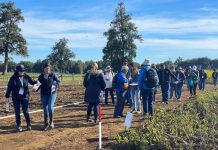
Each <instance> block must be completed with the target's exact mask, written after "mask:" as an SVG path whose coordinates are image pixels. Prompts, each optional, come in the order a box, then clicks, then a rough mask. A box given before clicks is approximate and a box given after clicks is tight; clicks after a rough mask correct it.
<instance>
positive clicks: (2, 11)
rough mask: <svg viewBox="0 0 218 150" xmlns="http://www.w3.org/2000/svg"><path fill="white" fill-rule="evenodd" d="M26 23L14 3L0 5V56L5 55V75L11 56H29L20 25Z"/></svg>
mask: <svg viewBox="0 0 218 150" xmlns="http://www.w3.org/2000/svg"><path fill="white" fill-rule="evenodd" d="M23 21H24V17H23V16H22V12H21V10H20V9H17V8H14V3H12V2H9V3H0V54H1V55H4V58H5V59H4V69H3V73H2V74H5V73H7V70H8V62H9V54H15V55H21V56H28V52H27V46H26V40H25V39H24V37H23V36H22V34H21V29H20V28H19V27H18V24H19V23H21V22H23Z"/></svg>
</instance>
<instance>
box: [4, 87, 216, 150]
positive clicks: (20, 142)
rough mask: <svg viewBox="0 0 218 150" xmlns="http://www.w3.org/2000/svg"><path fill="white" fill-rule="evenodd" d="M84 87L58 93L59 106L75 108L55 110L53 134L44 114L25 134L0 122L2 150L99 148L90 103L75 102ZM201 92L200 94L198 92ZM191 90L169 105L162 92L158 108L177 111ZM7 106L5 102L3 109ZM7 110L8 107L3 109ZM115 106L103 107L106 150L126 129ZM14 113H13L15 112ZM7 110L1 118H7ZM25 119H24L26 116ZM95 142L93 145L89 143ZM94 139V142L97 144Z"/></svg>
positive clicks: (33, 104)
mask: <svg viewBox="0 0 218 150" xmlns="http://www.w3.org/2000/svg"><path fill="white" fill-rule="evenodd" d="M212 89H213V88H212V87H211V86H209V87H208V88H207V90H209V91H211V90H212ZM0 91H1V92H0V95H1V100H2V99H3V89H0ZM83 91H84V89H83V87H82V85H65V86H62V87H61V88H60V90H59V92H58V98H57V101H56V106H60V105H65V104H72V105H71V106H67V107H63V108H59V109H56V110H55V118H54V120H55V121H54V123H55V128H54V129H52V130H49V131H43V130H42V129H43V113H42V112H38V113H33V114H31V120H32V130H31V131H26V129H25V128H26V126H25V120H24V119H22V122H23V129H24V131H23V132H20V133H17V132H16V130H15V119H14V117H11V118H7V119H0V149H1V150H10V149H19V150H26V149H37V150H38V149H40V150H44V149H46V150H47V149H52V150H53V149H61V150H62V149H66V150H69V149H72V150H73V149H75V150H76V149H79V150H80V149H84V150H87V149H90V150H92V149H98V142H97V137H98V124H95V123H87V122H86V119H85V118H86V117H85V116H86V107H87V104H85V103H81V104H79V105H77V104H73V103H74V102H83ZM198 92H199V91H198ZM31 94H32V95H31V100H30V111H33V110H37V109H39V108H41V105H40V101H39V93H31ZM188 96H189V93H188V91H187V90H186V88H184V92H183V96H182V100H181V101H177V100H170V103H169V104H168V105H166V104H161V101H160V99H161V95H160V92H158V95H157V102H156V103H155V106H154V108H155V109H156V108H160V107H161V108H169V109H171V108H176V107H177V106H178V105H180V104H182V103H184V102H186V101H188V100H189V99H188V98H187V97H188ZM3 104H4V103H1V106H0V108H2V106H3ZM3 108H4V107H3ZM113 111H114V105H113V104H110V103H109V105H106V106H105V105H103V121H102V130H103V131H102V132H103V137H107V138H108V140H107V141H104V142H103V147H104V148H105V149H110V146H109V147H108V145H110V143H113V142H114V141H113V139H114V135H115V134H117V133H119V132H122V131H124V130H125V127H124V119H125V118H119V119H114V118H113ZM124 111H125V113H126V112H129V111H131V109H130V108H128V106H126V107H125V110H124ZM11 114H13V112H11ZM6 115H9V114H5V113H4V112H3V110H2V111H1V116H6ZM141 117H142V114H134V118H133V125H132V127H131V128H136V129H137V128H138V127H139V126H140V124H141V123H142V122H140V118H141ZM22 118H23V116H22ZM89 140H92V142H89ZM93 140H94V141H93ZM106 145H107V148H106Z"/></svg>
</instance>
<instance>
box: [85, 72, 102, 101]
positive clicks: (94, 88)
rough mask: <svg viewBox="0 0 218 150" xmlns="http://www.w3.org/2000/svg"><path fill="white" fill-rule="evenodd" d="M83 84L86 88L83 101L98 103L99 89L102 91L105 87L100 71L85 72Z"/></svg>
mask: <svg viewBox="0 0 218 150" xmlns="http://www.w3.org/2000/svg"><path fill="white" fill-rule="evenodd" d="M83 85H84V87H85V88H86V91H85V101H86V102H89V103H99V102H100V93H101V91H104V89H105V87H106V84H105V82H104V78H103V75H102V73H100V72H97V73H96V74H90V73H87V74H86V75H85V78H84V81H83Z"/></svg>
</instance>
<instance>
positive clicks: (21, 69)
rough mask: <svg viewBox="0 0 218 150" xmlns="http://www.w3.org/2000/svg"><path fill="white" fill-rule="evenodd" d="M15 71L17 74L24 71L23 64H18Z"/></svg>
mask: <svg viewBox="0 0 218 150" xmlns="http://www.w3.org/2000/svg"><path fill="white" fill-rule="evenodd" d="M16 71H17V72H19V71H26V68H25V67H24V65H23V64H20V65H17V66H16Z"/></svg>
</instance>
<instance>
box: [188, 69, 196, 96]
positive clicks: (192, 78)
mask: <svg viewBox="0 0 218 150" xmlns="http://www.w3.org/2000/svg"><path fill="white" fill-rule="evenodd" d="M197 84H198V71H197V67H196V66H193V69H192V71H191V72H190V73H189V76H188V85H189V90H190V98H191V97H192V96H195V95H196V89H197Z"/></svg>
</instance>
